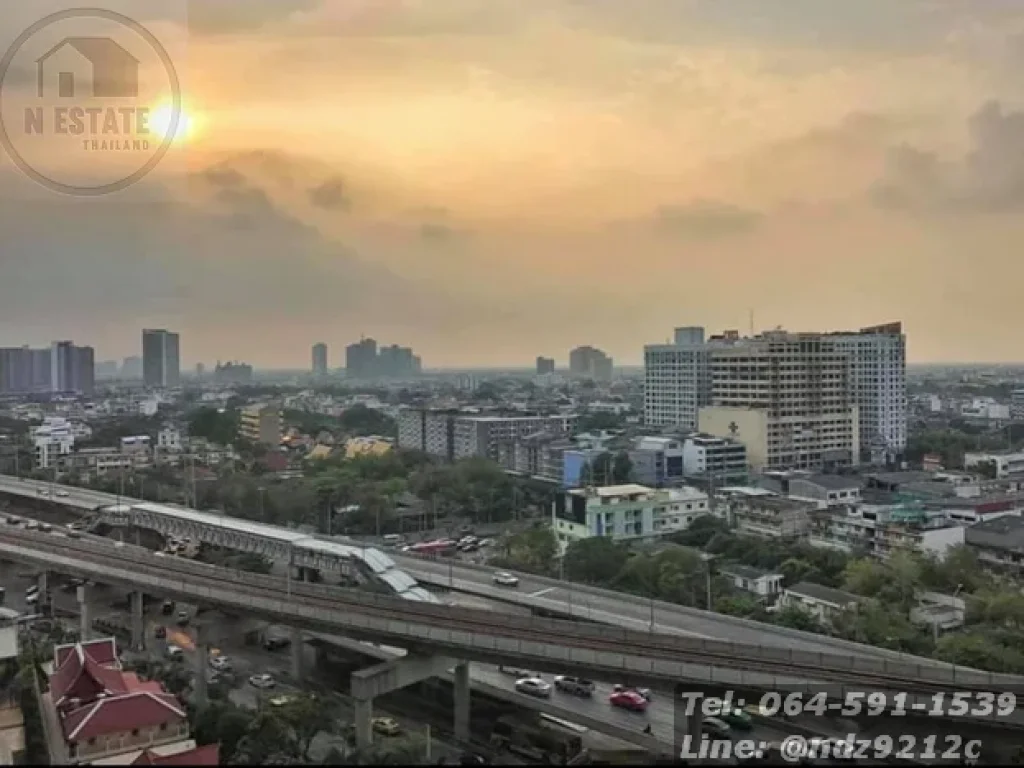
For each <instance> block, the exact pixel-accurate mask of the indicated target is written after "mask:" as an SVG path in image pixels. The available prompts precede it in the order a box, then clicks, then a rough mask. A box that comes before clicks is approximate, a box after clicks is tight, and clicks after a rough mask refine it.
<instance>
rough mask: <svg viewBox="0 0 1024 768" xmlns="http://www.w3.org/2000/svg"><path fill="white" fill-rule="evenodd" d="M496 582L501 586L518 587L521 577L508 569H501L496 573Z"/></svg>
mask: <svg viewBox="0 0 1024 768" xmlns="http://www.w3.org/2000/svg"><path fill="white" fill-rule="evenodd" d="M494 583H495V584H497V585H498V586H499V587H518V586H519V577H518V576H515V575H513V574H511V573H508V572H507V571H499V572H498V573H496V574H494Z"/></svg>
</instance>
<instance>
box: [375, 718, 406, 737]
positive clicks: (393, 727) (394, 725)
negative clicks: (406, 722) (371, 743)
mask: <svg viewBox="0 0 1024 768" xmlns="http://www.w3.org/2000/svg"><path fill="white" fill-rule="evenodd" d="M372 723H373V731H374V733H379V734H381V735H382V736H397V735H398V734H400V733H401V732H402V726H400V725H399V724H398V721H397V720H395V719H394V718H393V717H375V718H373V720H372Z"/></svg>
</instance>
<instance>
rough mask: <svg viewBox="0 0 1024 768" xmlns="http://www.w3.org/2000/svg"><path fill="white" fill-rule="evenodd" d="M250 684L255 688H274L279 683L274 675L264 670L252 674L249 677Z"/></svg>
mask: <svg viewBox="0 0 1024 768" xmlns="http://www.w3.org/2000/svg"><path fill="white" fill-rule="evenodd" d="M249 685H251V686H253V687H254V688H273V687H274V686H275V685H277V681H276V680H275V679H274V676H273V675H271V674H268V673H266V672H263V673H261V674H259V675H252V676H251V677H250V678H249Z"/></svg>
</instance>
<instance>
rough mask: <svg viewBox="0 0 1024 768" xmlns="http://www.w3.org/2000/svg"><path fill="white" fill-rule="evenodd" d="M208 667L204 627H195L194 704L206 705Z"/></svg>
mask: <svg viewBox="0 0 1024 768" xmlns="http://www.w3.org/2000/svg"><path fill="white" fill-rule="evenodd" d="M209 666H210V638H209V632H208V630H207V629H206V626H205V625H203V624H198V625H197V626H196V667H195V673H196V678H195V683H194V684H193V686H192V690H193V693H194V698H195V701H196V703H198V704H200V705H203V704H206V670H207V667H209Z"/></svg>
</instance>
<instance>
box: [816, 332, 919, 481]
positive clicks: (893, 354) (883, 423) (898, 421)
mask: <svg viewBox="0 0 1024 768" xmlns="http://www.w3.org/2000/svg"><path fill="white" fill-rule="evenodd" d="M830 338H832V339H833V340H834V341H835V343H836V348H837V349H839V350H841V351H842V352H843V353H845V354H846V356H847V358H848V361H849V366H850V376H849V383H850V395H851V398H852V400H853V402H854V403H855V404H856V405H857V407H858V410H859V412H860V448H861V453H862V456H863V457H864V458H866V459H868V460H870V461H871V463H873V464H878V463H884V462H887V461H894V460H896V459H897V457H899V456H902V455H903V453H904V452H905V451H906V449H907V337H906V336H905V335H904V334H903V324H902V323H888V324H886V325H876V326H872V327H870V328H862V329H861V330H860V331H857V332H849V333H836V334H831V335H830Z"/></svg>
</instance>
